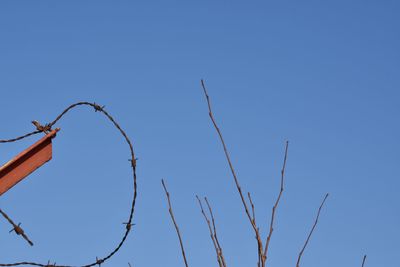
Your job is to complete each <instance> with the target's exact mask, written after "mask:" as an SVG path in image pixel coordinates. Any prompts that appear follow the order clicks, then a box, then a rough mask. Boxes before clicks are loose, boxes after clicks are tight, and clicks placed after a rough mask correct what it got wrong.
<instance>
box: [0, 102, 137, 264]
mask: <svg viewBox="0 0 400 267" xmlns="http://www.w3.org/2000/svg"><path fill="white" fill-rule="evenodd" d="M84 105H86V106H91V107H93V108H94V111H95V112H101V113H103V114H104V115H105V116H106V117H107V118H108V120H110V121H111V122H112V124H113V125H114V127H115V128H117V129H118V131H119V132H120V133H121V134H122V136H123V137H124V139H125V141H126V143H127V144H128V146H129V149H130V155H131V159H130V161H131V168H132V178H133V197H132V202H131V207H130V213H129V217H128V221H127V222H126V223H125V225H126V228H125V233H124V235H123V236H122V239H121V241H120V242H119V243H118V245H117V246H116V247H115V248H114V249H113V250H112V251H111V252H110V253H109V254H107V255H106V256H104V257H102V258H96V260H94V261H91V262H90V263H89V264H85V265H57V264H55V263H54V264H50V262H48V263H46V264H43V263H37V262H29V261H22V262H15V263H0V266H39V267H92V266H96V265H99V266H100V265H101V264H103V263H105V262H106V261H107V260H109V259H110V258H111V257H113V256H114V255H115V254H116V253H117V252H118V251H119V250H120V249H121V247H122V246H123V244H124V243H125V241H126V239H127V237H128V235H129V233H130V231H131V229H132V221H133V214H134V212H135V205H136V198H137V176H136V158H135V152H134V150H133V145H132V142H131V140H130V139H129V137H128V135H127V134H126V132H125V131H124V130H123V129H122V128H121V126H120V125H119V124H118V123H117V122H116V120H115V119H114V118H113V117H112V116H111V115H110V114H109V113H108V112H107V111H105V110H104V106H100V105H98V104H96V103H90V102H77V103H75V104H72V105H70V106H69V107H67V108H66V109H65V110H64V111H63V112H61V113H60V114H59V115H58V116H57V117H56V118H55V119H54V121H52V122H51V123H49V124H47V125H48V126H49V128H51V127H53V126H54V125H55V124H56V123H57V122H58V121H59V120H60V119H61V118H62V117H63V116H64V115H65V114H67V113H68V112H69V111H70V110H72V109H74V108H76V107H78V106H84ZM41 132H43V131H40V130H36V131H33V132H31V133H27V134H25V135H22V136H19V137H16V138H13V139H8V140H7V139H6V140H0V143H11V142H16V141H19V140H22V139H24V138H27V137H29V136H32V135H35V134H38V133H41Z"/></svg>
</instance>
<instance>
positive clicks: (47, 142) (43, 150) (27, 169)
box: [0, 128, 60, 196]
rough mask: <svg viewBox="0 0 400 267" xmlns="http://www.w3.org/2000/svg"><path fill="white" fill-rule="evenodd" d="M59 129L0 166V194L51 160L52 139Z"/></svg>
mask: <svg viewBox="0 0 400 267" xmlns="http://www.w3.org/2000/svg"><path fill="white" fill-rule="evenodd" d="M59 130H60V129H59V128H57V129H55V130H53V131H51V132H50V133H48V134H46V135H45V136H44V137H43V138H42V139H40V140H39V141H37V142H36V143H35V144H33V145H32V146H30V147H29V148H27V149H25V150H24V151H22V152H21V153H20V154H19V155H17V156H16V157H14V158H13V159H12V160H10V161H9V162H7V163H6V164H4V165H3V166H2V167H0V196H1V195H2V194H4V193H5V192H7V191H8V190H9V189H11V188H12V187H13V186H14V185H16V184H17V183H19V182H20V181H22V180H23V179H24V178H25V177H26V176H28V175H29V174H31V173H32V172H34V171H35V170H36V169H37V168H39V167H40V166H42V165H43V164H45V163H46V162H48V161H49V160H51V158H52V143H51V140H52V139H53V138H54V137H56V134H57V132H58V131H59Z"/></svg>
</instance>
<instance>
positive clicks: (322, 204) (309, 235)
mask: <svg viewBox="0 0 400 267" xmlns="http://www.w3.org/2000/svg"><path fill="white" fill-rule="evenodd" d="M328 196H329V193H327V194H326V195H325V197H324V200H322V203H321V205H320V206H319V209H318V213H317V217H315V221H314V224H313V226H312V228H311V231H310V233H309V234H308V236H307V239H306V242H305V243H304V246H303V248H302V249H301V251H300V253H299V256H298V258H297V263H296V267H299V266H300V260H301V256H303V253H304V250H305V249H306V247H307V245H308V242H309V241H310V238H311V236H312V234H313V232H314V229H315V227H316V226H317V224H318V219H319V214H320V213H321V210H322V207H323V206H324V204H325V201H326V199H327V198H328Z"/></svg>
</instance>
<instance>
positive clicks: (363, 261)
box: [361, 255, 367, 267]
mask: <svg viewBox="0 0 400 267" xmlns="http://www.w3.org/2000/svg"><path fill="white" fill-rule="evenodd" d="M366 259H367V255H364V257H363V260H362V264H361V267H364V264H365V260H366Z"/></svg>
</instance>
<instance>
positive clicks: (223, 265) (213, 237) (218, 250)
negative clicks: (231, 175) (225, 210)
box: [196, 195, 226, 267]
mask: <svg viewBox="0 0 400 267" xmlns="http://www.w3.org/2000/svg"><path fill="white" fill-rule="evenodd" d="M196 198H197V200H198V202H199V206H200V209H201V213H202V214H203V217H204V220H205V221H206V223H207V225H208V230H209V231H210V237H211V240H212V242H213V245H214V248H215V253H216V254H217V261H218V264H219V266H220V267H226V263H225V258H224V255H223V252H222V247H221V245H220V243H219V240H218V236H217V227H216V225H215V219H214V215H213V212H212V209H211V205H210V203H209V202H208V200H207V198H206V197H205V198H204V200H205V202H206V204H207V207H208V211H209V213H210V216H211V221H212V227H211V221H210V219H209V218H208V216H207V214H206V213H205V211H204V209H203V204H202V203H201V200H200V198H199V196H197V195H196Z"/></svg>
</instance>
